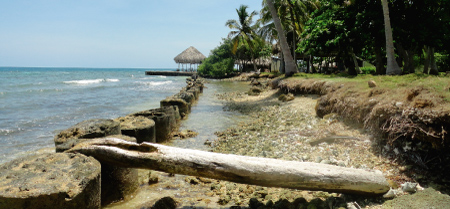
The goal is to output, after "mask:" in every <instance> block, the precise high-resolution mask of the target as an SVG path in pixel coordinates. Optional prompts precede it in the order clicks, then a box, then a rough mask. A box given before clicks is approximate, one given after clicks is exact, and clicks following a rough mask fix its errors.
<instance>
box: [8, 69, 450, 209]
mask: <svg viewBox="0 0 450 209" xmlns="http://www.w3.org/2000/svg"><path fill="white" fill-rule="evenodd" d="M236 80H240V81H241V82H246V83H247V84H248V89H243V90H242V91H229V92H226V93H220V94H216V96H217V98H219V99H220V100H222V101H223V102H224V104H225V105H224V110H225V111H237V112H240V113H242V114H244V115H247V116H248V117H247V118H248V119H247V120H245V121H243V122H241V123H239V124H237V125H235V126H231V127H229V128H227V129H226V130H222V131H219V132H217V133H216V135H217V137H218V138H217V139H215V140H212V139H211V140H207V141H205V145H207V146H209V147H210V151H213V152H220V153H229V154H237V155H246V156H255V157H265V158H275V159H282V160H290V161H300V162H315V163H322V164H330V165H335V166H342V167H348V168H358V169H370V170H379V171H381V172H382V173H383V175H384V176H385V177H386V179H388V181H389V184H390V186H391V188H392V189H391V190H390V191H389V192H388V193H387V194H385V195H384V196H378V197H367V196H358V195H345V194H340V193H327V192H321V191H316V192H313V191H303V190H292V189H281V188H268V187H261V186H252V185H246V184H237V183H231V182H225V181H218V180H214V179H207V178H201V177H191V176H179V175H176V176H175V175H172V174H167V173H161V172H156V171H148V170H141V169H137V170H136V169H128V168H127V169H125V170H123V171H121V172H119V173H128V174H129V175H128V174H126V178H125V179H130V177H131V178H132V179H134V181H130V182H129V183H126V182H125V184H126V185H128V186H125V187H123V188H125V190H124V191H125V192H124V193H121V194H120V195H119V196H116V197H114V198H113V199H108V200H107V202H106V203H105V202H104V200H105V199H106V198H108V197H113V195H108V196H107V197H104V196H103V195H102V197H100V196H99V195H100V192H92V191H99V190H100V189H101V188H102V185H106V184H111V185H112V184H116V183H118V181H119V180H120V177H119V179H117V180H114V179H113V180H108V182H103V176H105V175H109V174H111V173H115V172H117V171H116V168H114V167H112V168H110V170H109V171H103V167H102V171H101V176H102V177H101V178H102V183H100V181H99V176H100V174H99V173H100V171H99V169H97V171H96V172H97V174H96V176H92V177H89V178H90V179H94V180H95V181H94V183H89V184H88V185H94V186H89V187H86V186H84V185H85V184H87V183H86V181H83V182H85V184H80V185H79V186H78V187H79V188H78V187H77V188H76V190H77V191H82V190H83V188H95V189H85V190H89V191H91V193H93V194H92V195H94V196H95V197H96V198H95V201H94V203H89V202H86V203H85V204H90V205H89V207H88V208H98V207H100V201H102V202H103V205H104V206H103V207H105V208H234V209H237V208H252V209H253V208H255V209H257V208H260V209H263V208H427V207H435V208H449V205H450V197H449V196H448V195H445V194H441V192H440V191H439V190H441V191H444V190H442V185H435V184H433V183H428V184H421V183H420V182H419V183H418V181H417V180H418V178H417V176H414V175H411V172H410V171H411V170H414V169H415V168H414V167H413V166H414V165H409V164H405V163H404V162H403V161H399V160H398V159H397V158H393V157H390V156H389V155H387V154H386V153H383V152H382V151H381V152H380V141H384V140H383V138H382V137H383V135H382V134H378V133H376V132H375V133H374V132H373V129H366V128H364V126H361V125H359V124H358V123H349V122H348V120H346V118H345V115H344V116H343V115H342V112H336V111H319V115H318V114H317V113H318V111H317V110H318V107H317V104H318V103H320V102H322V103H323V98H324V97H323V96H322V97H321V95H326V93H327V92H326V89H325V88H323V86H324V83H320V82H319V83H317V82H316V83H314V82H313V83H310V85H309V86H308V88H306V87H305V88H300V89H303V90H304V91H302V92H295V91H291V92H293V93H296V95H294V94H291V93H287V91H286V89H288V88H291V87H293V88H296V86H295V85H293V86H289V85H287V83H284V84H283V83H282V82H280V81H281V79H279V78H273V77H270V76H268V75H263V76H260V75H257V74H245V75H242V76H241V77H236V78H233V79H230V82H231V81H236ZM289 84H292V83H289ZM283 85H284V86H283ZM298 86H299V85H298V84H297V87H298ZM202 90H203V85H201V87H200V86H199V87H195V85H194V84H193V83H192V82H191V83H188V86H187V87H186V88H184V89H183V90H181V91H180V93H178V94H176V95H174V96H172V97H169V98H167V99H165V100H163V101H161V108H157V109H154V110H147V111H142V112H138V113H134V114H130V115H128V116H125V117H121V118H117V119H115V120H100V121H98V120H97V121H85V122H84V123H81V124H77V125H75V126H74V127H71V128H69V129H68V130H66V131H63V132H61V133H60V134H59V135H58V136H57V137H55V145H56V146H57V147H58V151H59V152H62V151H64V150H66V149H70V148H71V147H72V146H73V145H75V144H77V143H79V142H81V141H85V140H90V139H91V138H98V137H104V136H110V135H115V134H123V135H129V136H127V137H125V136H122V137H123V138H124V139H126V140H129V141H137V142H144V141H150V142H160V143H162V142H164V141H165V140H168V139H170V138H171V137H177V138H181V139H185V138H189V137H191V136H195V135H196V133H195V132H192V131H188V130H186V131H180V132H178V131H175V130H176V129H177V128H176V126H173V122H175V123H177V121H179V120H180V119H182V118H185V117H186V116H187V114H188V113H189V111H190V109H191V107H192V104H193V103H195V101H196V100H197V99H198V97H199V93H201V91H202ZM302 93H307V94H302ZM319 108H320V107H319ZM318 116H320V117H318ZM347 119H348V117H347ZM161 121H165V122H163V123H164V125H161ZM168 121H172V122H168ZM158 122H159V123H160V125H159V126H158ZM166 123H167V124H166ZM92 124H97V125H92ZM105 124H107V125H106V126H104V125H105ZM108 124H109V125H108ZM156 127H160V128H157V129H155V128H156ZM161 127H162V128H161ZM158 130H159V132H158ZM173 131H175V132H174V133H172V134H170V133H171V132H173ZM168 134H170V136H169V135H168ZM149 135H150V137H149ZM380 137H381V138H380ZM159 139H162V140H161V141H159ZM385 149H389V150H394V148H393V147H389V148H385ZM381 150H383V149H381ZM57 155H64V156H63V157H62V159H65V158H67V157H69V158H70V159H71V158H73V157H70V154H64V153H57ZM46 157H48V156H46ZM50 158H52V156H50ZM60 158H61V157H60ZM28 161H32V162H40V161H42V160H40V161H39V160H34V158H33V159H31V158H28V159H24V160H20V159H19V161H17V162H14V163H13V164H11V165H9V164H8V165H6V164H5V165H2V166H3V167H0V169H5V170H8V169H13V170H15V173H14V175H15V176H20V171H21V170H23V169H26V168H28V167H30V166H29V164H30V163H27V162H28ZM91 161H94V162H91ZM77 162H78V161H77ZM82 162H83V163H85V164H89V163H91V164H92V163H94V164H95V163H97V164H99V162H97V161H96V160H94V159H93V158H89V160H83V161H82ZM65 163H66V164H67V163H69V164H71V162H70V161H69V162H67V160H65ZM100 163H102V162H100ZM35 164H36V165H34V164H33V166H32V168H33V169H34V170H33V172H36V171H39V172H40V173H42V172H46V170H47V169H45V168H44V167H42V165H40V164H39V163H35ZM103 164H104V163H102V166H103ZM77 165H78V164H77ZM24 166H25V167H24ZM56 166H58V165H56ZM78 166H79V167H83V166H86V165H84V164H79V165H78ZM13 167H14V168H13ZM98 167H99V166H97V168H98ZM35 168H37V169H35ZM42 168H44V170H45V171H43V170H42ZM95 168H96V166H93V167H92V166H90V169H95ZM51 169H53V168H51ZM53 170H54V169H53ZM119 170H120V169H119ZM52 172H53V171H52ZM0 173H1V175H0V182H6V183H5V184H0V188H2V189H4V191H7V192H8V191H15V190H13V189H11V188H10V187H13V186H17V184H16V183H14V184H11V183H8V182H21V183H22V184H24V185H30V184H29V183H27V180H26V179H24V180H20V178H17V177H15V176H12V175H10V174H9V173H7V172H0ZM33 175H34V174H33ZM46 175H47V174H46ZM46 175H44V177H38V178H41V179H42V178H47V176H46ZM36 176H37V175H36ZM11 178H12V180H11ZM14 178H17V180H14ZM27 178H28V176H27ZM422 178H425V177H422ZM76 179H77V180H79V178H76ZM43 183H44V182H43ZM68 187H69V186H68ZM121 187H122V186H121ZM19 188H25V187H23V186H22V187H19ZM30 188H31V187H30ZM55 188H57V187H55ZM55 188H53V189H55ZM105 188H107V187H105ZM433 188H434V189H433ZM27 189H28V190H30V189H29V188H25V190H21V191H19V192H24V193H27V192H28V191H27ZM32 189H33V192H34V193H36V192H35V189H34V187H33V188H32ZM435 189H436V190H435ZM108 190H110V191H111V189H108ZM113 190H116V188H113ZM437 190H438V191H437ZM58 191H59V190H58ZM136 191H139V192H136ZM38 193H39V192H38ZM0 194H1V195H2V196H1V197H0V206H5V207H6V206H8V205H7V204H15V203H14V201H16V200H15V199H13V200H14V201H12V200H11V198H10V197H8V195H9V194H7V195H5V194H3V193H0ZM69 194H70V195H72V193H71V192H69ZM79 196H80V197H85V196H86V195H84V196H83V195H79ZM50 197H51V198H53V197H54V196H52V195H50ZM74 199H76V200H77V201H78V200H79V199H81V198H74ZM85 199H86V198H85ZM90 199H92V198H90ZM120 199H122V200H123V199H126V200H133V199H134V200H138V203H134V204H133V205H132V206H130V204H128V203H129V202H127V201H125V202H120V203H117V204H112V205H105V204H109V203H111V202H116V201H118V200H120ZM81 200H83V199H81ZM8 201H9V202H8ZM64 201H70V199H67V198H66V199H65V200H64ZM64 201H62V202H61V203H60V204H61V205H62V206H61V207H66V205H67V203H64ZM30 202H31V201H27V202H26V203H25V204H27V205H30ZM64 204H66V205H64ZM77 204H81V203H78V202H74V201H72V202H71V203H70V205H77ZM71 207H72V206H70V207H69V208H71ZM22 208H27V207H25V206H24V207H22ZM72 208H76V206H73V207H72Z"/></svg>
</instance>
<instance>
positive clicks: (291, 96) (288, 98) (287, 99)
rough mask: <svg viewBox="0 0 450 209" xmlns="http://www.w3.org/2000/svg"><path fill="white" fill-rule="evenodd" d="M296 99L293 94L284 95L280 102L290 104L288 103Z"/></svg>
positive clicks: (281, 96)
mask: <svg viewBox="0 0 450 209" xmlns="http://www.w3.org/2000/svg"><path fill="white" fill-rule="evenodd" d="M294 99H295V97H294V95H293V94H292V93H287V94H282V95H280V96H279V97H278V100H280V101H282V102H288V101H292V100H294Z"/></svg>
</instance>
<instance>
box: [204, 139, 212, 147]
mask: <svg viewBox="0 0 450 209" xmlns="http://www.w3.org/2000/svg"><path fill="white" fill-rule="evenodd" d="M203 144H204V145H206V146H212V141H209V140H208V139H207V140H206V141H205V143H203Z"/></svg>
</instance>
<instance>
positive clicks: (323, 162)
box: [320, 160, 331, 164]
mask: <svg viewBox="0 0 450 209" xmlns="http://www.w3.org/2000/svg"><path fill="white" fill-rule="evenodd" d="M320 163H321V164H331V161H329V160H322V161H320Z"/></svg>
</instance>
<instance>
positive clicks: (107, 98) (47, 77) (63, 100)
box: [0, 67, 186, 164]
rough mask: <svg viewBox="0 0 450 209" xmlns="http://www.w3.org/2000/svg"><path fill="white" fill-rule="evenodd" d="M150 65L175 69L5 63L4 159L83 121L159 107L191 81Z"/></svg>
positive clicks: (1, 72)
mask: <svg viewBox="0 0 450 209" xmlns="http://www.w3.org/2000/svg"><path fill="white" fill-rule="evenodd" d="M148 70H174V69H112V68H94V69H92V68H25V67H21V68H18V67H0V164H1V163H4V162H6V161H9V160H11V159H13V158H15V157H17V156H19V155H21V154H23V153H30V152H34V151H35V150H38V149H42V148H46V147H53V137H54V135H55V134H57V133H58V132H59V131H61V130H64V129H67V128H69V127H70V126H72V125H75V124H76V123H79V122H81V121H83V120H87V119H93V118H106V119H112V118H116V117H119V116H123V115H126V114H129V113H132V112H136V111H140V110H145V109H151V108H156V107H159V101H161V100H162V99H164V98H166V97H167V96H170V95H173V94H175V93H177V92H179V91H180V89H181V88H182V87H184V86H185V85H186V83H185V79H186V78H185V77H165V76H146V75H145V71H148Z"/></svg>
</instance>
